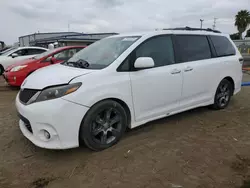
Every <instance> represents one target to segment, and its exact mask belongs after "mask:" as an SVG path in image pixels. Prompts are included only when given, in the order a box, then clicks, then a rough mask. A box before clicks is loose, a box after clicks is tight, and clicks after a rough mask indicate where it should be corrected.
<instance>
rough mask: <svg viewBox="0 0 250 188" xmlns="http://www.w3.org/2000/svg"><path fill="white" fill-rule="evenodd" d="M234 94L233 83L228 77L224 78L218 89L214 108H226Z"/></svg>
mask: <svg viewBox="0 0 250 188" xmlns="http://www.w3.org/2000/svg"><path fill="white" fill-rule="evenodd" d="M232 94H233V85H232V83H231V82H230V81H228V80H227V79H223V80H222V81H221V82H220V84H219V86H218V88H217V90H216V94H215V97H214V104H213V108H214V109H217V110H220V109H224V108H226V107H227V106H228V104H229V102H230V99H231V96H232Z"/></svg>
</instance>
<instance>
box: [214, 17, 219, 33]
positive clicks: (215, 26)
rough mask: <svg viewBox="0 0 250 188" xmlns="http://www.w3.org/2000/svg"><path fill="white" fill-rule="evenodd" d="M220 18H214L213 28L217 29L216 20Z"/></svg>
mask: <svg viewBox="0 0 250 188" xmlns="http://www.w3.org/2000/svg"><path fill="white" fill-rule="evenodd" d="M217 19H218V18H214V25H213V30H215V28H216V20H217Z"/></svg>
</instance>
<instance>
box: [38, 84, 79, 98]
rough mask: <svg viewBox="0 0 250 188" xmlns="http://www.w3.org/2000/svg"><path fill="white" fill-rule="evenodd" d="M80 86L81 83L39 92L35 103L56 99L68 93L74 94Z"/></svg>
mask: <svg viewBox="0 0 250 188" xmlns="http://www.w3.org/2000/svg"><path fill="white" fill-rule="evenodd" d="M81 85H82V83H75V84H70V85H64V86H58V87H51V88H47V89H45V90H43V91H41V93H40V94H39V95H38V97H37V98H36V100H35V102H40V101H46V100H51V99H56V98H59V97H62V96H64V95H68V94H70V93H73V92H75V91H76V90H77V89H78V88H79V87H80V86H81Z"/></svg>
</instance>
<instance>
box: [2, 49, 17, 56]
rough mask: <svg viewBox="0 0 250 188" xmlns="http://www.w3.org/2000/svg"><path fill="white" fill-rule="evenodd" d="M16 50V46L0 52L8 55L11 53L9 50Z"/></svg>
mask: <svg viewBox="0 0 250 188" xmlns="http://www.w3.org/2000/svg"><path fill="white" fill-rule="evenodd" d="M14 50H16V48H9V49H6V50H4V51H2V52H0V55H7V54H9V52H11V51H14Z"/></svg>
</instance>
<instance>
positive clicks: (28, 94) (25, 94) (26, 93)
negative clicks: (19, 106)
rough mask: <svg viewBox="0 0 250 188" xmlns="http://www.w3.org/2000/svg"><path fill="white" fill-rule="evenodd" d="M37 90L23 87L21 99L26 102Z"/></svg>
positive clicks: (20, 94)
mask: <svg viewBox="0 0 250 188" xmlns="http://www.w3.org/2000/svg"><path fill="white" fill-rule="evenodd" d="M37 92H38V90H35V89H23V90H21V91H20V93H19V99H20V101H21V102H22V103H25V104H26V103H27V102H28V101H29V100H30V99H31V98H32V97H33V96H34V95H35V94H36V93H37Z"/></svg>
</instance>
